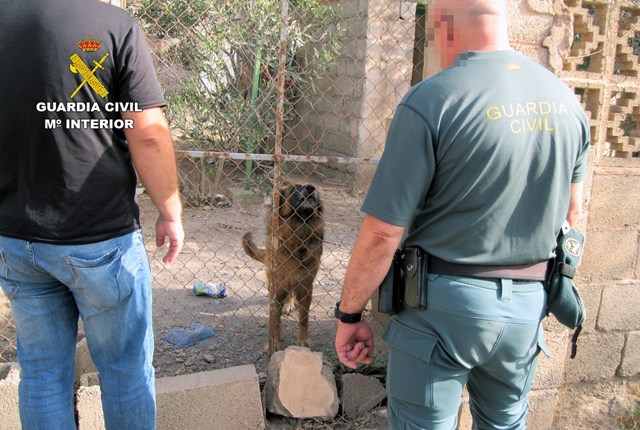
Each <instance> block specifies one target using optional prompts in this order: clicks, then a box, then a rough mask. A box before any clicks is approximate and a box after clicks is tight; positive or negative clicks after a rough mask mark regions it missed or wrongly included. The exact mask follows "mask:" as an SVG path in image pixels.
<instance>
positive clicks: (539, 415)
mask: <svg viewBox="0 0 640 430" xmlns="http://www.w3.org/2000/svg"><path fill="white" fill-rule="evenodd" d="M557 399H558V390H556V389H553V390H531V392H530V393H529V396H528V401H529V413H528V414H527V428H528V429H529V430H555V429H554V428H553V426H552V424H553V414H554V409H555V406H556V403H557ZM472 429H473V418H472V416H471V411H470V410H469V395H468V393H467V391H466V389H465V391H464V393H463V396H462V404H461V405H460V411H459V412H458V427H457V428H456V430H472Z"/></svg>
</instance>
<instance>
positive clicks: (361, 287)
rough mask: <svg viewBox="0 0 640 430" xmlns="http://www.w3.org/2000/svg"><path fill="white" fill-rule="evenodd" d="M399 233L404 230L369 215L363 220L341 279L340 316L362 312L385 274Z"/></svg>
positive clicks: (389, 265) (400, 236) (397, 243)
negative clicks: (343, 278) (342, 284)
mask: <svg viewBox="0 0 640 430" xmlns="http://www.w3.org/2000/svg"><path fill="white" fill-rule="evenodd" d="M403 233H404V227H398V226H395V225H392V224H388V223H386V222H384V221H381V220H379V219H377V218H375V217H372V216H370V215H367V216H365V217H364V220H363V221H362V226H361V227H360V231H359V233H358V238H357V239H356V244H355V246H354V247H353V252H352V254H351V259H350V260H349V267H348V268H347V274H346V276H345V281H344V288H343V290H342V298H341V300H340V310H341V311H342V312H345V313H357V312H361V311H362V310H363V309H364V308H365V306H366V305H367V302H368V301H369V298H370V297H371V296H372V295H373V293H374V292H375V291H376V290H377V289H378V287H379V286H380V283H381V282H382V280H383V279H384V277H385V276H386V274H387V272H388V271H389V267H391V260H392V259H393V254H394V253H395V251H396V249H398V245H400V240H401V239H402V234H403Z"/></svg>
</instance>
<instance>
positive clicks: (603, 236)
mask: <svg viewBox="0 0 640 430" xmlns="http://www.w3.org/2000/svg"><path fill="white" fill-rule="evenodd" d="M637 248H638V233H637V231H636V230H631V229H623V230H600V231H592V230H589V231H588V232H587V235H586V242H585V247H584V255H583V256H582V263H581V264H580V267H579V268H578V271H579V272H580V276H581V277H588V278H589V279H591V281H592V282H593V281H600V280H607V281H610V280H615V279H620V280H622V279H631V278H633V276H634V269H635V265H636V261H635V259H636V252H637Z"/></svg>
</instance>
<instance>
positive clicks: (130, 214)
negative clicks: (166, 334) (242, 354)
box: [0, 0, 184, 429]
mask: <svg viewBox="0 0 640 430" xmlns="http://www.w3.org/2000/svg"><path fill="white" fill-rule="evenodd" d="M0 8H1V9H2V14H0V56H1V57H2V58H3V67H2V68H0V82H2V85H1V86H0V154H2V156H0V286H1V287H2V289H3V291H4V293H5V294H6V295H7V297H8V298H9V300H10V302H11V307H12V312H13V319H14V322H15V326H16V331H17V349H18V359H19V362H20V367H21V380H20V386H19V402H20V417H21V422H22V426H23V428H25V429H72V428H75V420H74V410H73V390H72V385H73V377H74V368H73V362H74V354H75V343H76V342H75V341H76V336H77V328H78V318H79V317H80V318H82V320H83V326H84V332H85V334H86V337H87V342H88V345H89V349H90V351H91V356H92V359H93V361H94V363H95V365H96V367H97V369H98V372H99V374H100V386H101V391H102V399H103V409H104V414H105V423H106V425H107V428H110V429H124V428H126V429H134V428H139V429H152V428H155V418H156V410H155V388H154V369H153V366H152V364H151V362H152V356H153V330H152V321H151V275H150V268H149V263H148V260H147V255H146V252H145V247H144V243H143V241H142V236H141V233H140V222H139V209H138V206H137V204H136V201H135V191H136V182H137V177H139V178H140V180H141V181H142V182H143V184H144V185H145V188H146V190H147V191H148V193H149V195H150V196H151V199H152V200H153V202H154V204H155V205H156V207H157V209H158V212H159V216H158V220H157V222H156V227H155V228H156V244H157V245H158V246H162V245H163V244H164V242H165V239H166V238H167V237H168V238H169V242H170V245H169V249H168V251H167V254H166V256H165V257H164V260H163V261H164V262H165V263H170V262H171V261H173V260H174V259H175V258H176V256H177V255H178V253H179V252H180V250H181V248H182V244H183V241H184V231H183V227H182V222H181V212H182V205H181V202H180V198H179V192H178V187H177V173H176V163H175V156H174V152H173V145H172V142H171V137H170V133H169V129H168V125H167V123H166V120H165V118H164V114H163V111H162V107H163V106H164V105H165V102H164V98H163V95H162V90H161V88H160V85H159V83H158V80H157V77H156V73H155V68H154V66H153V63H152V61H151V58H150V55H149V50H148V47H147V45H146V43H145V40H144V36H143V34H142V31H141V30H140V28H139V26H138V25H137V24H136V22H135V21H134V20H133V18H132V17H131V16H130V15H129V14H127V13H126V12H124V11H122V10H121V9H118V8H115V7H113V6H110V5H106V4H103V3H100V2H99V1H97V0H48V1H46V2H41V1H38V0H23V1H19V2H10V1H4V0H3V1H2V3H1V6H0Z"/></svg>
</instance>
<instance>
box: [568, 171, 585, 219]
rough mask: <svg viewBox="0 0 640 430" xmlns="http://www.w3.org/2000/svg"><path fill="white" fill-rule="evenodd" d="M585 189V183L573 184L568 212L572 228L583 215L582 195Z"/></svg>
mask: <svg viewBox="0 0 640 430" xmlns="http://www.w3.org/2000/svg"><path fill="white" fill-rule="evenodd" d="M583 189H584V182H575V183H572V184H571V196H570V198H569V210H568V212H567V221H569V225H570V226H571V228H573V227H574V226H575V224H576V223H577V222H578V220H579V219H580V216H581V215H582V193H583Z"/></svg>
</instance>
